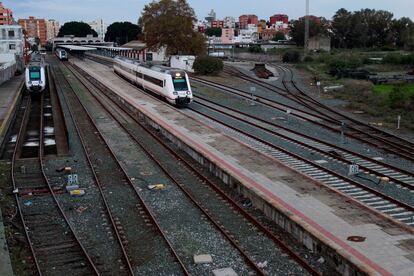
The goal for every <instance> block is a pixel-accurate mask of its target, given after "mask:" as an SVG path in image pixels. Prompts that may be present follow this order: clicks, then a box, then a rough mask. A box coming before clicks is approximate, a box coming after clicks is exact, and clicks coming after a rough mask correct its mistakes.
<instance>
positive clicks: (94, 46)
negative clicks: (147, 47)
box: [85, 45, 134, 51]
mask: <svg viewBox="0 0 414 276" xmlns="http://www.w3.org/2000/svg"><path fill="white" fill-rule="evenodd" d="M85 46H86V47H93V48H97V49H106V50H111V51H131V50H134V49H131V48H125V47H110V46H96V45H85Z"/></svg>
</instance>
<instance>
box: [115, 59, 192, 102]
mask: <svg viewBox="0 0 414 276" xmlns="http://www.w3.org/2000/svg"><path fill="white" fill-rule="evenodd" d="M113 68H114V71H115V73H117V74H119V75H121V76H122V77H124V78H126V79H127V80H129V81H130V82H132V83H134V84H137V85H139V86H141V87H142V88H144V89H147V90H149V91H151V92H153V93H155V94H157V95H159V96H161V97H163V98H165V99H166V100H167V101H168V102H169V103H171V104H173V105H176V106H185V105H188V104H189V103H191V102H192V101H193V93H192V91H191V86H190V81H189V78H188V75H187V73H186V72H185V71H184V70H180V69H175V68H170V67H166V66H158V65H153V66H150V65H147V64H143V63H140V62H137V61H135V60H132V59H129V58H125V57H119V56H117V57H115V58H114V63H113Z"/></svg>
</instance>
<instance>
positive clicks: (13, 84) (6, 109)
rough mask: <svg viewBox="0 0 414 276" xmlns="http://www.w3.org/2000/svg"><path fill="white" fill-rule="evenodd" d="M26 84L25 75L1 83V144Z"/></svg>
mask: <svg viewBox="0 0 414 276" xmlns="http://www.w3.org/2000/svg"><path fill="white" fill-rule="evenodd" d="M23 85H24V75H20V76H16V77H14V78H12V79H11V80H8V81H6V82H5V83H3V84H2V85H0V144H1V143H2V142H3V139H4V136H5V135H6V132H7V129H8V128H9V125H10V121H11V118H12V117H13V113H14V110H15V107H16V103H17V102H18V100H19V98H20V96H21V93H19V92H20V91H21V89H22V87H23Z"/></svg>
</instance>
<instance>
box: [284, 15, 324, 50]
mask: <svg viewBox="0 0 414 276" xmlns="http://www.w3.org/2000/svg"><path fill="white" fill-rule="evenodd" d="M326 31H327V27H326V19H321V21H320V22H317V21H314V20H309V37H314V36H319V35H322V34H324V33H326ZM290 34H291V36H292V40H293V41H295V42H296V44H297V45H299V46H304V45H305V19H304V18H301V19H299V20H295V21H293V24H292V27H291V33H290Z"/></svg>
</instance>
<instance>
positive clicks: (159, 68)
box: [115, 56, 184, 74]
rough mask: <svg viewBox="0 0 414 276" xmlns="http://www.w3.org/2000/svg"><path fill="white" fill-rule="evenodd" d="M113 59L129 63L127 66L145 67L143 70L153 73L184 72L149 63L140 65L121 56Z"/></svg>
mask: <svg viewBox="0 0 414 276" xmlns="http://www.w3.org/2000/svg"><path fill="white" fill-rule="evenodd" d="M115 59H118V60H122V61H124V62H126V63H129V64H133V65H138V66H142V67H145V68H148V69H151V70H153V71H156V72H160V73H167V74H169V73H171V72H174V73H175V72H177V71H181V72H182V71H184V70H182V69H178V68H172V67H168V66H163V65H154V64H151V63H142V62H139V61H136V60H133V59H130V58H127V57H122V56H116V57H115Z"/></svg>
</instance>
